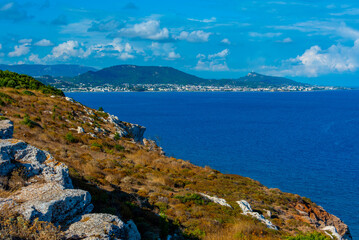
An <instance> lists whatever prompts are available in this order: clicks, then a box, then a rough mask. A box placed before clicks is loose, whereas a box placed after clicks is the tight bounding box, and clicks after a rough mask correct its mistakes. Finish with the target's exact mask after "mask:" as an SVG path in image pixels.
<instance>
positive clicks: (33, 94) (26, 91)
mask: <svg viewBox="0 0 359 240" xmlns="http://www.w3.org/2000/svg"><path fill="white" fill-rule="evenodd" d="M22 93H23V94H24V95H28V96H35V93H33V92H30V91H28V90H25V91H23V92H22Z"/></svg>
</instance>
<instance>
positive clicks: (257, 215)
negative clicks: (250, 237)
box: [237, 200, 278, 230]
mask: <svg viewBox="0 0 359 240" xmlns="http://www.w3.org/2000/svg"><path fill="white" fill-rule="evenodd" d="M237 204H238V205H239V207H240V208H241V209H242V211H243V213H242V214H244V215H247V216H252V217H254V218H256V219H258V220H259V221H260V222H262V223H264V224H265V225H266V226H267V228H270V229H274V230H278V228H277V227H276V226H275V225H274V224H273V223H272V222H271V221H269V220H268V219H266V218H265V217H264V216H263V215H262V214H260V213H257V212H253V210H252V208H251V205H250V204H249V203H248V202H247V201H245V200H241V201H237Z"/></svg>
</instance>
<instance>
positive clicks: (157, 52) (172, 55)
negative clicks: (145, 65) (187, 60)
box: [150, 42, 181, 60]
mask: <svg viewBox="0 0 359 240" xmlns="http://www.w3.org/2000/svg"><path fill="white" fill-rule="evenodd" d="M150 49H151V50H152V56H154V57H162V58H163V59H166V60H175V59H178V58H180V57H181V55H180V54H179V53H176V51H175V50H176V48H175V47H174V46H173V44H172V43H158V42H153V43H152V44H151V46H150Z"/></svg>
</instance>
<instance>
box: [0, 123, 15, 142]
mask: <svg viewBox="0 0 359 240" xmlns="http://www.w3.org/2000/svg"><path fill="white" fill-rule="evenodd" d="M13 134H14V124H13V123H12V122H11V121H10V120H2V121H0V139H9V138H12V135H13Z"/></svg>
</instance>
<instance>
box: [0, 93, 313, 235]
mask: <svg viewBox="0 0 359 240" xmlns="http://www.w3.org/2000/svg"><path fill="white" fill-rule="evenodd" d="M1 91H2V92H5V93H6V94H8V95H9V96H11V97H12V98H13V99H14V100H15V101H16V102H14V103H11V104H7V105H5V106H2V107H0V111H1V113H3V114H4V115H5V116H6V117H8V118H9V119H11V120H12V121H14V124H15V137H16V138H19V139H22V140H25V141H27V142H29V143H30V144H32V145H34V146H36V147H39V148H41V149H44V150H48V151H49V152H50V153H51V154H53V156H54V157H55V158H56V159H57V160H58V161H61V162H64V163H65V164H67V165H68V166H69V168H70V174H71V177H72V178H73V181H74V184H75V186H76V187H78V188H82V189H85V190H87V191H89V192H90V193H91V195H92V196H93V202H94V205H95V211H96V212H108V213H113V214H120V215H121V216H122V217H123V218H125V219H129V218H132V219H134V221H135V223H136V225H137V226H138V228H139V231H140V232H141V235H142V236H143V238H144V239H153V238H157V237H162V238H165V234H166V233H171V234H173V233H175V232H176V233H177V234H179V235H181V234H182V235H183V236H185V237H186V238H192V239H258V238H262V237H263V238H264V239H277V238H279V237H280V236H285V235H287V234H288V233H289V234H291V233H293V232H296V231H298V230H301V229H305V231H311V230H313V229H314V228H313V227H312V226H309V227H308V224H305V223H303V222H300V221H299V222H295V229H294V228H293V226H289V225H288V223H287V222H286V221H285V219H288V216H289V215H290V216H292V217H293V218H294V217H295V216H296V215H295V212H294V213H291V212H290V211H288V209H293V204H294V203H295V202H297V201H299V200H302V198H301V197H299V196H297V195H293V194H288V193H283V192H280V191H276V190H269V189H268V188H266V187H264V186H262V185H261V184H260V183H258V182H257V181H253V180H251V179H249V178H245V177H241V176H238V175H229V174H222V173H220V172H218V171H216V170H213V169H211V168H210V167H205V168H202V167H197V166H194V165H193V164H191V163H189V162H187V161H183V160H180V159H175V158H170V157H166V156H163V155H161V154H160V151H159V150H158V149H156V148H155V149H153V147H152V146H151V147H146V146H143V145H140V144H136V143H134V142H132V141H130V140H129V139H120V140H114V139H113V138H112V137H110V133H111V132H112V133H113V132H114V127H113V126H112V124H109V123H107V122H105V121H102V120H101V118H100V117H99V116H96V110H93V112H94V113H95V115H87V114H86V113H85V111H84V108H83V106H81V105H77V104H74V103H71V102H68V101H66V100H64V98H61V97H54V98H52V97H49V96H46V95H43V94H41V93H40V92H36V91H34V93H35V96H30V95H21V94H19V93H16V92H14V90H12V89H1ZM25 113H27V114H28V115H29V117H30V119H31V120H32V121H34V122H36V123H37V124H38V125H37V126H35V127H33V128H30V127H29V126H27V125H23V124H21V123H20V122H21V121H22V120H23V118H24V115H25ZM90 122H91V124H90ZM78 126H81V127H83V128H84V130H85V133H89V132H94V128H95V126H97V127H100V128H102V129H105V130H107V131H108V133H105V134H102V133H101V134H98V135H97V138H95V139H94V138H92V137H90V136H89V135H87V134H78V133H77V132H76V131H73V130H71V128H75V129H76V128H77V127H78ZM69 132H71V134H72V136H73V137H74V138H75V139H76V141H69V140H68V139H66V134H68V133H69ZM198 192H203V193H207V194H209V195H216V196H218V197H223V198H225V199H226V200H227V201H228V202H229V203H230V204H231V205H232V206H233V207H234V209H229V208H226V207H222V206H219V205H217V204H213V203H206V204H198V203H196V202H195V201H188V202H186V203H182V202H180V201H179V200H178V199H177V198H176V196H178V195H181V196H184V195H186V194H187V193H191V194H192V193H198ZM0 194H1V193H0ZM164 199H166V201H164ZM241 199H245V200H247V201H249V202H250V204H251V205H252V208H254V209H257V210H271V212H272V214H273V215H275V216H276V217H277V218H276V219H272V220H273V221H274V222H276V223H277V224H278V226H279V227H280V228H281V231H278V232H277V233H275V232H272V231H267V230H266V229H265V227H263V226H262V225H261V224H258V223H257V222H254V221H253V220H252V219H249V218H247V217H243V216H242V215H241V210H240V209H239V207H238V206H237V204H236V203H235V201H238V200H241ZM164 202H165V203H164ZM158 214H160V215H158ZM146 236H147V237H146ZM223 236H225V237H223ZM227 236H228V237H227Z"/></svg>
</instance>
